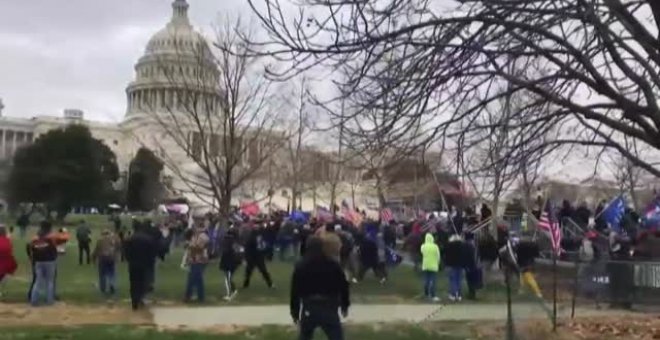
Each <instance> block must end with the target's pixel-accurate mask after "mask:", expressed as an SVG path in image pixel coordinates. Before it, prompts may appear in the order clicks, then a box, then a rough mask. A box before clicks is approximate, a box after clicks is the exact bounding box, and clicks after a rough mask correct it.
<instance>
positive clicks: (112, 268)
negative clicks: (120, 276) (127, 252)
mask: <svg viewBox="0 0 660 340" xmlns="http://www.w3.org/2000/svg"><path fill="white" fill-rule="evenodd" d="M120 255H121V244H120V241H119V238H118V237H117V236H116V235H114V234H113V233H112V232H111V231H110V230H104V231H103V232H102V233H101V238H100V239H99V240H98V241H96V247H94V251H93V252H92V259H93V260H94V262H95V263H96V265H97V268H98V273H99V290H101V293H103V294H104V295H105V296H107V297H112V296H114V295H115V293H116V291H117V286H116V265H117V259H118V258H119V256H120Z"/></svg>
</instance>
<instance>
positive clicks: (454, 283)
mask: <svg viewBox="0 0 660 340" xmlns="http://www.w3.org/2000/svg"><path fill="white" fill-rule="evenodd" d="M464 255H465V248H464V244H463V239H462V238H461V236H460V235H458V234H454V235H452V236H451V237H450V238H449V242H448V243H447V246H446V247H445V249H444V261H445V267H446V268H447V277H448V279H449V300H450V301H461V300H462V299H463V296H462V294H461V286H462V281H463V268H464V267H465V264H464Z"/></svg>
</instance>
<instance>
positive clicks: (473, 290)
mask: <svg viewBox="0 0 660 340" xmlns="http://www.w3.org/2000/svg"><path fill="white" fill-rule="evenodd" d="M463 248H464V249H463V250H464V255H463V257H464V261H465V280H466V281H467V284H468V299H469V300H476V299H477V290H479V289H481V287H482V285H483V281H482V279H483V275H482V268H481V263H480V261H479V247H478V246H477V244H476V241H475V239H474V234H473V233H467V234H466V235H465V244H464V247H463Z"/></svg>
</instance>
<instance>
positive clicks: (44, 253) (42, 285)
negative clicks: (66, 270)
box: [28, 221, 57, 306]
mask: <svg viewBox="0 0 660 340" xmlns="http://www.w3.org/2000/svg"><path fill="white" fill-rule="evenodd" d="M51 229H52V225H51V224H50V222H46V221H45V222H42V224H41V228H40V230H39V232H38V233H37V236H36V237H35V238H34V239H33V240H32V242H30V244H29V245H28V247H29V248H28V249H29V255H30V259H31V261H32V263H33V273H34V284H33V286H32V288H31V290H30V304H32V306H38V305H39V297H40V294H41V293H44V295H45V304H46V305H52V304H53V303H55V273H56V270H57V262H56V261H57V244H56V242H55V240H54V239H53V238H52V237H51V235H50V233H51Z"/></svg>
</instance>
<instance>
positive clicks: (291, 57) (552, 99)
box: [248, 0, 660, 176]
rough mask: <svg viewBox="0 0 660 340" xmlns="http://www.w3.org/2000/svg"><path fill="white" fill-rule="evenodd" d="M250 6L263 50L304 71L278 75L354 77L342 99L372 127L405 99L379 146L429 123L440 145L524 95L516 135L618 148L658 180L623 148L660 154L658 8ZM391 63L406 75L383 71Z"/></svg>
mask: <svg viewBox="0 0 660 340" xmlns="http://www.w3.org/2000/svg"><path fill="white" fill-rule="evenodd" d="M248 1H249V3H250V4H251V5H252V7H253V9H254V12H255V13H257V15H258V16H259V18H260V20H261V22H262V24H263V26H264V27H265V29H266V30H267V32H268V34H269V37H268V39H265V40H263V41H260V43H261V44H260V46H261V47H264V48H265V50H267V51H268V53H269V54H270V55H272V56H276V57H278V58H279V59H280V60H283V61H288V62H291V63H292V64H293V66H294V67H293V68H290V69H287V71H286V72H280V73H277V72H272V73H271V75H272V76H275V77H279V78H286V77H289V76H291V75H293V74H296V73H299V72H304V71H307V70H310V69H325V68H330V69H341V70H344V73H345V74H349V75H350V77H349V78H348V79H345V80H341V79H338V80H336V81H339V82H340V86H341V87H342V95H343V96H348V95H351V96H353V94H358V95H359V96H360V97H358V98H359V100H360V102H361V103H360V105H356V106H355V107H361V108H363V109H362V110H357V111H352V112H351V113H350V115H349V116H348V117H347V118H355V117H358V116H368V115H369V114H370V113H369V108H373V107H378V106H380V105H382V103H383V98H385V97H386V96H388V95H391V94H393V93H396V95H397V97H398V99H397V100H398V102H399V104H400V107H401V108H402V110H398V112H391V113H389V114H388V115H387V117H386V118H387V119H386V120H385V121H383V122H382V124H380V125H379V126H380V127H379V128H378V129H375V130H373V131H371V132H370V134H371V135H372V136H371V137H373V136H377V135H379V134H383V133H389V134H391V135H399V136H400V135H402V134H400V133H398V132H399V131H405V130H406V129H409V128H411V127H413V126H419V125H420V121H422V122H432V124H423V125H424V126H428V128H427V129H426V130H425V131H424V132H425V134H427V135H429V136H434V137H436V138H437V137H439V136H440V135H444V134H446V133H448V131H449V130H450V127H451V126H454V127H455V126H456V125H457V124H458V123H459V122H465V121H472V120H474V119H476V117H478V116H479V115H481V114H483V112H484V111H485V110H486V109H487V108H488V107H489V106H490V105H491V104H492V103H494V102H497V101H499V100H500V99H502V98H506V97H508V96H512V95H516V94H520V93H525V94H526V95H528V96H529V97H530V101H529V102H528V103H527V105H528V108H530V109H529V110H522V111H523V112H524V114H525V115H526V116H527V119H525V120H524V123H523V124H524V125H525V126H524V127H526V128H525V129H523V128H521V127H520V126H519V129H517V130H516V131H517V132H522V131H525V130H526V129H537V130H538V131H540V132H547V130H548V129H557V130H562V131H563V133H557V134H555V135H553V136H552V137H551V138H547V139H546V140H545V144H546V146H548V147H550V148H552V147H553V146H556V145H559V144H574V145H586V146H590V147H592V148H593V147H596V148H606V149H614V150H616V151H617V152H619V153H620V154H622V155H623V156H624V157H626V158H627V159H629V160H630V161H631V162H632V163H633V164H634V165H635V166H637V167H640V168H642V169H644V170H645V171H648V172H650V173H652V174H654V175H655V176H660V169H658V168H657V166H656V163H655V162H654V161H653V160H652V159H648V158H647V157H639V156H637V155H635V154H634V153H633V152H631V150H630V149H628V148H627V147H626V144H625V142H624V141H623V136H627V137H628V138H630V139H634V140H636V141H637V142H638V143H640V145H641V144H644V145H648V146H650V147H651V148H652V149H654V150H656V151H657V150H659V149H660V108H659V105H658V101H657V98H658V86H659V85H660V44H659V40H658V29H659V28H660V4H658V2H657V1H655V0H630V1H622V0H554V1H546V0H529V1H518V0H467V1H460V6H459V7H458V8H457V9H455V10H453V11H452V10H451V9H447V8H446V7H443V6H442V5H441V4H439V2H438V1H432V0H384V1H363V0H341V1H326V0H305V1H303V2H301V4H300V5H299V11H298V12H295V11H288V9H287V8H286V6H285V5H283V3H281V1H280V0H248ZM287 13H295V15H294V16H287V15H286V14H287ZM653 21H654V22H655V25H653V24H652V22H653ZM384 63H389V64H395V65H396V66H397V67H396V68H395V71H394V72H384V68H383V67H382V65H383V64H384ZM521 64H523V65H528V66H529V67H528V68H527V69H526V71H525V72H518V71H512V68H511V67H510V66H511V65H521ZM383 82H386V83H387V84H389V85H388V86H387V87H382V86H380V85H381V84H382V83H383ZM501 84H508V87H507V90H506V91H501V90H499V86H498V85H501ZM532 106H546V107H547V108H549V109H548V110H539V109H534V110H532V109H531V107H532ZM523 112H521V113H523ZM498 124H512V123H511V122H510V121H509V122H507V121H498ZM484 128H485V129H488V128H489V127H484ZM517 140H518V141H519V142H520V143H523V144H524V143H526V138H517ZM523 144H521V145H523Z"/></svg>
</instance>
